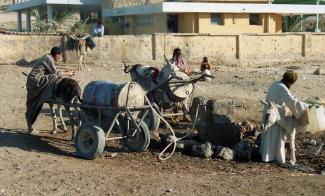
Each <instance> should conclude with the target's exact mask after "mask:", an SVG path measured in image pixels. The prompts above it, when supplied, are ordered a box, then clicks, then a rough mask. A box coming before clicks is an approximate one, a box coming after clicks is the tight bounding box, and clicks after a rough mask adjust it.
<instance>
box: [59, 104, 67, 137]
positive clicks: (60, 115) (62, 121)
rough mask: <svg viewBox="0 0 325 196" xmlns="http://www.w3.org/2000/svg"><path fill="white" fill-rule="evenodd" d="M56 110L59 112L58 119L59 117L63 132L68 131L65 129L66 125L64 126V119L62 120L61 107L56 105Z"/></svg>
mask: <svg viewBox="0 0 325 196" xmlns="http://www.w3.org/2000/svg"><path fill="white" fill-rule="evenodd" d="M58 110H59V117H60V120H61V123H62V126H63V130H64V131H68V129H67V125H66V124H65V122H64V119H63V115H62V107H61V105H58Z"/></svg>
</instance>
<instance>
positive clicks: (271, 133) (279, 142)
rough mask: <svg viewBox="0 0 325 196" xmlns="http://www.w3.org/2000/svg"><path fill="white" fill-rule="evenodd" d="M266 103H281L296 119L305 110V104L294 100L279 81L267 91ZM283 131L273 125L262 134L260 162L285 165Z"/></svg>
mask: <svg viewBox="0 0 325 196" xmlns="http://www.w3.org/2000/svg"><path fill="white" fill-rule="evenodd" d="M265 101H266V102H270V101H273V102H274V103H276V104H278V105H283V103H284V104H285V105H286V106H287V107H288V108H289V109H290V110H291V112H292V114H293V116H292V118H295V119H298V118H299V117H300V116H301V114H302V113H303V111H304V110H305V107H306V104H304V103H303V102H300V101H299V100H298V99H297V98H295V97H294V96H293V95H292V93H291V92H290V91H289V89H288V88H287V87H286V86H285V85H284V83H282V82H281V81H276V82H274V83H273V84H272V85H271V86H270V88H269V89H268V93H267V95H266V100H265ZM284 145H285V130H284V129H283V128H281V127H280V126H279V125H278V124H277V123H274V124H273V125H272V126H271V127H269V128H268V129H267V130H266V131H265V132H264V133H263V134H262V141H261V147H260V151H261V154H262V161H264V162H270V161H277V162H279V163H285V146H284Z"/></svg>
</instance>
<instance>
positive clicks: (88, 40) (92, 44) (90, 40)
mask: <svg viewBox="0 0 325 196" xmlns="http://www.w3.org/2000/svg"><path fill="white" fill-rule="evenodd" d="M86 44H87V46H88V47H89V48H90V49H93V48H95V47H96V43H95V41H94V40H93V38H91V37H87V38H86Z"/></svg>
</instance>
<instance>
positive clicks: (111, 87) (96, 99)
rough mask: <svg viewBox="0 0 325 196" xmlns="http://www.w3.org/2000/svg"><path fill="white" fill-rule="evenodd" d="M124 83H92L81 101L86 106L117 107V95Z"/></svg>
mask: <svg viewBox="0 0 325 196" xmlns="http://www.w3.org/2000/svg"><path fill="white" fill-rule="evenodd" d="M125 84H126V83H114V82H111V81H105V80H101V81H92V82H90V83H89V84H88V85H87V86H86V88H85V90H84V93H83V96H82V97H83V101H84V103H85V104H88V105H96V106H117V99H118V94H119V93H120V91H121V89H122V88H123V86H125Z"/></svg>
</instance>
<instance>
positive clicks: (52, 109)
mask: <svg viewBox="0 0 325 196" xmlns="http://www.w3.org/2000/svg"><path fill="white" fill-rule="evenodd" d="M49 105H50V110H51V115H52V122H53V130H52V131H51V133H52V134H56V131H57V128H58V124H57V122H56V113H55V109H54V104H52V103H50V104H49Z"/></svg>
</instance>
